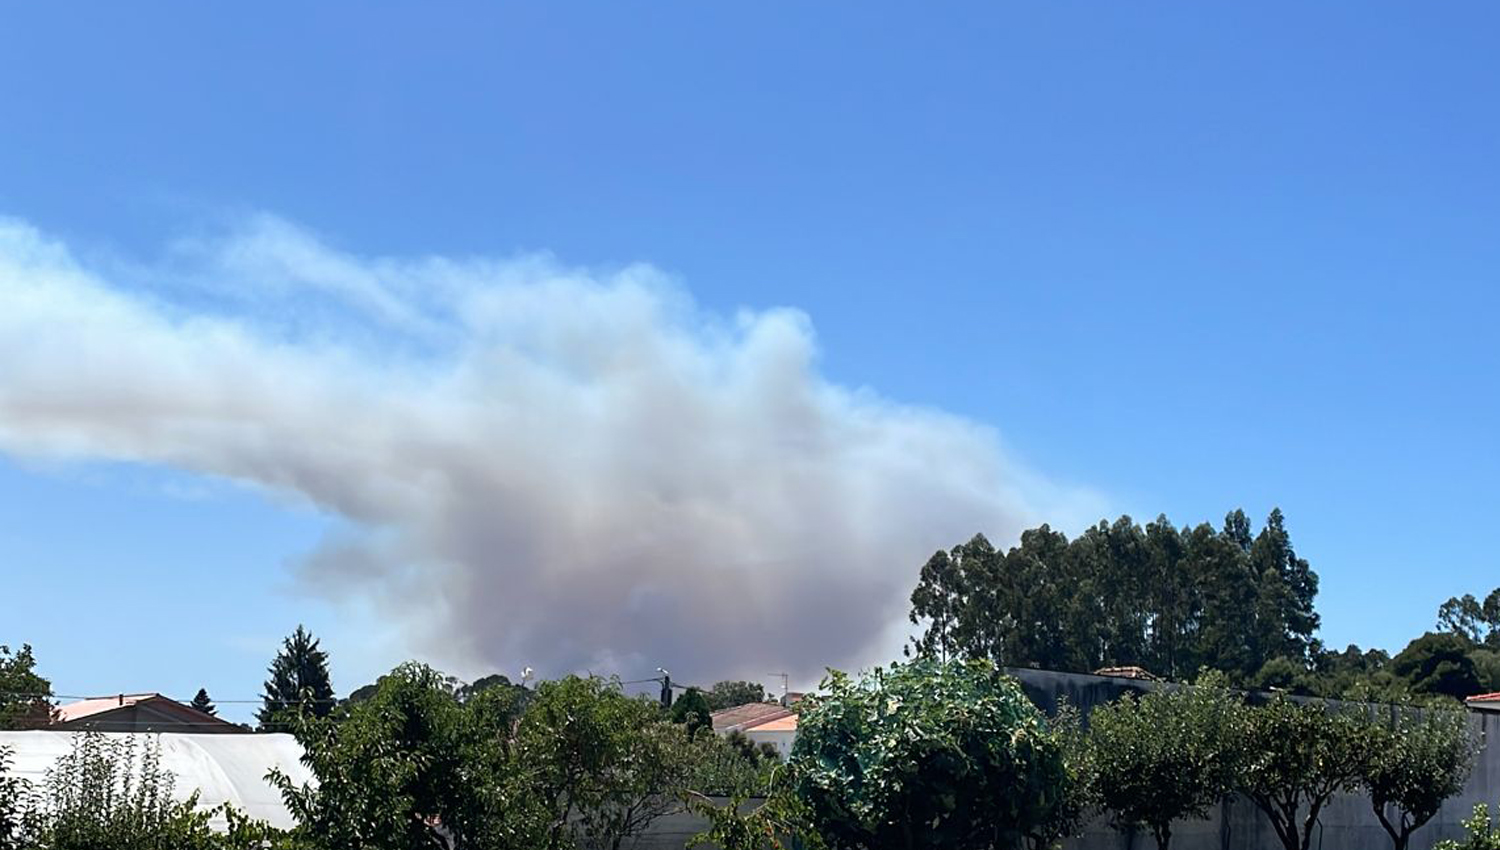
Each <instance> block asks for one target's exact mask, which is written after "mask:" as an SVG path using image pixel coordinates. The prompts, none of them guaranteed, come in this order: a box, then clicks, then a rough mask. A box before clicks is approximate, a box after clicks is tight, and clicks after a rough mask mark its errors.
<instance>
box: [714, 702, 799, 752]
mask: <svg viewBox="0 0 1500 850" xmlns="http://www.w3.org/2000/svg"><path fill="white" fill-rule="evenodd" d="M710 719H712V720H713V724H714V731H715V732H717V733H719V734H720V735H728V734H729V733H730V732H742V733H744V735H745V737H746V738H749V739H750V740H752V741H754V742H755V743H757V744H760V743H770V744H774V745H775V747H776V749H777V751H779V752H780V753H781V757H782V758H783V759H786V758H789V757H790V756H791V754H792V742H793V741H795V740H797V712H795V711H793V710H792V709H790V708H787V707H785V706H783V705H781V704H780V703H775V702H752V703H747V704H745V705H737V706H735V707H734V708H726V709H722V710H720V711H715V712H714V713H713V714H712V715H710Z"/></svg>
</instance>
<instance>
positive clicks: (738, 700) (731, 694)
mask: <svg viewBox="0 0 1500 850" xmlns="http://www.w3.org/2000/svg"><path fill="white" fill-rule="evenodd" d="M703 696H704V697H705V698H706V699H707V700H708V710H709V711H723V710H724V709H726V708H734V707H736V706H741V705H748V704H750V703H753V702H765V701H766V689H765V687H764V686H763V685H761V684H760V683H759V682H717V683H715V684H714V686H713V687H712V688H710V689H709V690H708V693H706V694H704V695H703Z"/></svg>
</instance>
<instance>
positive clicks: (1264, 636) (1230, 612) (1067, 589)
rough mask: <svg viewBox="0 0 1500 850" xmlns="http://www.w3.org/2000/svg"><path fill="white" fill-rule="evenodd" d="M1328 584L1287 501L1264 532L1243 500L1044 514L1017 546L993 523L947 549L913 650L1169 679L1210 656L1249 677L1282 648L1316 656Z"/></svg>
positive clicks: (922, 601) (930, 579)
mask: <svg viewBox="0 0 1500 850" xmlns="http://www.w3.org/2000/svg"><path fill="white" fill-rule="evenodd" d="M1317 589H1318V579H1317V575H1316V574H1315V573H1314V572H1313V571H1312V569H1311V568H1310V567H1309V565H1308V563H1307V561H1306V560H1305V559H1303V558H1300V557H1298V556H1297V554H1296V552H1295V551H1294V550H1293V548H1292V545H1291V537H1290V535H1289V534H1288V532H1287V530H1286V527H1285V523H1284V519H1283V517H1282V515H1281V512H1280V511H1279V510H1276V511H1272V512H1271V515H1270V516H1269V517H1268V518H1267V520H1266V524H1265V526H1264V527H1263V528H1262V529H1261V531H1260V533H1259V534H1256V535H1252V534H1251V529H1250V522H1249V519H1248V518H1246V516H1245V514H1244V513H1243V512H1242V511H1235V512H1233V513H1231V514H1229V516H1227V517H1226V518H1225V522H1224V527H1223V528H1222V529H1221V530H1215V529H1214V528H1212V527H1211V526H1209V525H1206V524H1204V525H1199V526H1197V527H1194V528H1183V529H1178V528H1176V527H1174V526H1173V525H1172V524H1171V523H1170V522H1169V521H1168V520H1167V519H1166V517H1158V518H1157V520H1156V521H1155V522H1152V523H1149V524H1147V525H1146V526H1145V527H1144V528H1143V527H1142V526H1140V525H1138V524H1136V523H1135V522H1134V521H1132V520H1131V519H1130V518H1129V517H1121V518H1120V519H1119V520H1117V521H1116V522H1114V523H1112V524H1111V523H1105V522H1101V523H1099V524H1098V525H1097V526H1094V527H1092V528H1090V529H1088V530H1087V531H1085V532H1084V533H1083V534H1081V535H1079V536H1078V538H1076V539H1074V540H1071V541H1070V540H1069V539H1068V538H1067V537H1066V536H1065V535H1063V534H1061V533H1060V532H1057V531H1054V530H1053V529H1051V528H1050V527H1048V526H1045V525H1043V526H1040V527H1038V528H1034V529H1030V530H1028V531H1026V532H1024V533H1023V534H1022V535H1021V541H1020V545H1019V546H1017V547H1015V548H1012V549H1011V550H1010V551H1008V552H1000V551H998V550H996V549H995V548H994V547H993V546H991V545H990V543H989V541H988V540H986V539H985V538H984V537H983V536H982V535H981V536H976V537H974V538H973V539H972V540H970V541H969V542H968V543H964V544H961V545H959V546H955V547H954V548H953V549H952V550H951V551H949V552H938V553H936V554H934V555H933V556H932V558H930V559H929V560H928V562H927V564H926V565H925V566H924V567H923V568H922V571H921V575H920V577H919V579H918V583H917V587H916V589H915V590H913V591H912V596H911V602H912V608H911V620H912V622H913V623H917V624H925V626H926V629H925V631H924V632H923V634H922V635H921V636H920V637H918V638H917V639H916V641H915V642H914V644H913V646H912V647H911V651H912V652H914V653H915V654H916V655H918V656H923V657H931V658H937V659H939V660H946V659H950V658H984V659H989V660H991V661H993V662H994V663H996V664H1002V665H1009V666H1031V667H1041V668H1045V669H1052V670H1071V671H1091V670H1095V669H1098V668H1100V667H1112V666H1122V665H1139V666H1143V667H1146V668H1148V669H1151V670H1153V671H1155V672H1157V673H1160V674H1163V675H1165V676H1167V677H1168V678H1178V677H1180V676H1182V675H1184V674H1189V673H1193V672H1196V671H1197V670H1199V669H1200V668H1202V667H1209V668H1211V669H1217V670H1222V671H1224V672H1226V673H1228V674H1229V675H1230V676H1231V677H1232V678H1233V680H1234V681H1236V682H1243V681H1247V680H1248V679H1249V678H1250V677H1253V676H1254V675H1255V674H1256V673H1257V672H1259V671H1260V670H1261V669H1262V667H1263V666H1264V665H1265V664H1266V663H1267V662H1268V661H1270V660H1272V659H1276V658H1288V659H1291V660H1292V661H1293V662H1294V663H1296V664H1299V665H1301V666H1304V667H1305V666H1306V665H1307V663H1308V662H1309V660H1310V657H1311V652H1312V647H1313V643H1312V637H1311V636H1312V633H1313V631H1314V630H1315V629H1316V628H1317V625H1318V616H1317V614H1316V612H1315V611H1314V609H1313V599H1314V597H1315V596H1316V594H1317Z"/></svg>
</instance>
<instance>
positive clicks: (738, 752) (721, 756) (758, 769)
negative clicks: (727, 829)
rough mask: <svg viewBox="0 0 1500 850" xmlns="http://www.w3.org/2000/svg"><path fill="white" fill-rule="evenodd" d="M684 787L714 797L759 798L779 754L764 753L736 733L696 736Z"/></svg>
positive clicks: (762, 748)
mask: <svg viewBox="0 0 1500 850" xmlns="http://www.w3.org/2000/svg"><path fill="white" fill-rule="evenodd" d="M691 758H692V766H691V774H690V778H689V779H688V782H687V787H688V788H689V789H690V790H692V791H695V792H698V793H700V794H707V795H709V796H715V797H733V796H741V797H763V796H765V795H766V794H767V792H768V790H769V789H770V786H771V777H772V775H773V774H774V772H775V770H776V768H777V767H779V766H780V765H781V753H780V751H778V750H777V749H776V747H775V745H771V747H770V750H769V751H767V749H766V747H764V746H757V745H756V744H755V742H754V741H751V740H750V739H749V738H747V737H745V733H743V732H740V731H738V730H736V731H734V732H730V733H729V734H728V735H725V736H722V737H721V736H719V735H699V736H698V737H697V738H695V739H694V752H693V753H692V756H691Z"/></svg>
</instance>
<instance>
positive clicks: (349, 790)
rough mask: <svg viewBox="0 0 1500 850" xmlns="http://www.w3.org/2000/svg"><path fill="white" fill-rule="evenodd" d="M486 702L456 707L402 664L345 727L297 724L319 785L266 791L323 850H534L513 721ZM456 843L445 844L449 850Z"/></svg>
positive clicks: (538, 820) (279, 781) (436, 680)
mask: <svg viewBox="0 0 1500 850" xmlns="http://www.w3.org/2000/svg"><path fill="white" fill-rule="evenodd" d="M494 708H495V707H494V706H493V705H491V704H490V703H489V702H488V701H486V700H477V701H475V702H473V703H470V704H469V705H463V704H460V703H459V702H458V701H457V700H455V699H454V698H453V696H452V695H451V693H449V691H448V690H447V689H446V688H445V687H444V685H443V680H442V677H441V675H440V674H438V673H437V672H436V671H434V670H432V669H431V668H428V667H424V666H422V665H417V664H407V665H403V666H401V667H398V668H396V670H394V671H392V672H391V673H390V674H388V675H386V676H383V677H381V679H380V682H379V683H378V684H377V687H376V691H375V693H374V694H373V695H372V696H371V697H370V698H369V699H367V700H365V701H363V702H361V703H359V704H357V705H354V706H352V707H351V708H350V709H349V710H348V713H347V716H345V717H344V718H343V719H342V722H335V721H334V720H333V719H330V718H318V717H316V716H314V715H312V714H307V715H303V716H301V717H299V718H298V721H297V727H296V734H297V738H298V740H299V742H300V743H301V744H302V746H303V748H304V750H305V755H304V759H303V760H304V762H305V763H306V764H307V766H308V767H309V768H310V769H311V770H312V772H313V774H314V775H315V776H316V777H317V780H318V781H317V784H316V785H303V786H296V785H293V784H292V782H291V781H290V779H289V778H288V777H287V776H286V775H284V774H282V773H279V772H273V773H272V775H271V780H272V782H273V783H275V784H276V786H277V787H278V788H279V789H280V790H281V794H282V798H283V799H284V801H285V802H286V805H287V808H288V809H289V810H290V811H291V813H292V815H293V817H294V818H296V820H297V823H298V828H297V831H296V836H297V837H299V838H301V839H304V840H305V841H307V842H308V843H310V844H311V845H312V846H316V847H319V848H327V850H407V848H420V847H432V848H440V847H450V846H451V847H452V848H454V850H471V849H472V850H480V848H483V849H484V850H490V848H494V849H495V850H502V849H504V848H515V849H516V850H522V849H523V848H524V849H525V850H530V848H533V847H535V846H537V842H538V841H539V840H540V837H541V834H542V832H543V830H544V828H545V824H546V818H545V813H544V812H542V811H541V810H540V809H539V808H538V806H537V805H536V804H535V803H534V802H533V801H532V797H531V795H530V794H529V793H528V792H527V789H526V788H525V787H524V784H523V783H522V782H521V781H520V778H519V777H518V775H517V772H516V770H515V769H514V767H515V765H514V764H513V762H512V760H511V759H510V755H511V750H510V746H509V743H508V737H509V731H510V727H509V721H508V718H506V717H505V716H504V715H503V714H502V713H498V712H496V711H495V710H494ZM445 842H451V843H445Z"/></svg>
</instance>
